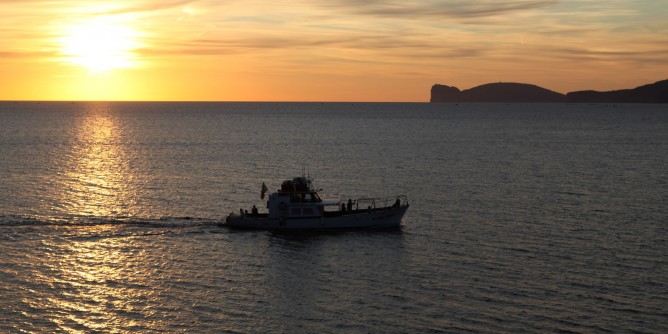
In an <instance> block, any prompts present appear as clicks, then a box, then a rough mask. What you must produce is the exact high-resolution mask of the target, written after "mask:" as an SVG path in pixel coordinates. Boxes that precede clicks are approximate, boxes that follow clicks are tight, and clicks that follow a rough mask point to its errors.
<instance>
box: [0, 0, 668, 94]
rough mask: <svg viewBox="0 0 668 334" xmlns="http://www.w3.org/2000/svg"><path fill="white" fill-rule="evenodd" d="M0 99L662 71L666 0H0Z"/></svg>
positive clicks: (662, 74)
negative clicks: (363, 0)
mask: <svg viewBox="0 0 668 334" xmlns="http://www.w3.org/2000/svg"><path fill="white" fill-rule="evenodd" d="M0 13H2V14H1V15H2V20H1V21H0V45H2V48H1V49H0V87H2V89H1V90H0V100H148V101H153V100H165V101H176V100H179V101H415V102H424V101H428V100H429V90H430V88H431V85H433V84H434V83H442V84H447V85H453V86H457V87H459V88H460V89H467V88H471V87H474V86H477V85H480V84H484V83H489V82H501V81H502V82H523V83H532V84H536V85H539V86H542V87H545V88H548V89H552V90H555V91H558V92H561V93H566V92H568V91H574V90H582V89H595V90H612V89H621V88H633V87H636V86H638V85H642V84H646V83H652V82H655V81H658V80H663V79H668V20H666V17H668V3H667V2H666V0H659V1H656V0H607V1H598V0H579V1H574V0H513V1H508V0H505V1H501V0H422V1H417V0H408V1H394V0H386V1H383V0H378V1H376V0H374V1H365V2H360V1H353V0H328V1H319V0H316V1H305V0H294V1H287V2H286V1H283V2H276V1H254V0H244V1H237V0H230V1H218V0H216V1H211V0H200V1H197V0H190V1H189V0H165V1H73V0H62V1H57V0H51V1H49V0H43V1H36V0H25V1H23V0H22V1H18V0H4V1H2V2H0Z"/></svg>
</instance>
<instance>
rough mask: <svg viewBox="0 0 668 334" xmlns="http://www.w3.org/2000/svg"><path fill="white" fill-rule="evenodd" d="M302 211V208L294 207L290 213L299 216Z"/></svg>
mask: <svg viewBox="0 0 668 334" xmlns="http://www.w3.org/2000/svg"><path fill="white" fill-rule="evenodd" d="M301 213H302V210H301V209H300V208H292V210H291V211H290V214H291V215H293V216H299V215H301Z"/></svg>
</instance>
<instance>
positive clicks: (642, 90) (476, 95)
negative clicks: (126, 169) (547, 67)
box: [431, 80, 668, 103]
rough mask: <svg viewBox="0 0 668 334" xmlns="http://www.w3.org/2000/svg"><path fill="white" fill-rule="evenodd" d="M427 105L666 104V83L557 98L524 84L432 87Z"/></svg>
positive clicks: (578, 93)
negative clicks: (486, 103)
mask: <svg viewBox="0 0 668 334" xmlns="http://www.w3.org/2000/svg"><path fill="white" fill-rule="evenodd" d="M431 102H451V103H452V102H456V103H459V102H506V103H524V102H527V103H543V102H545V103H548V102H575V103H668V80H663V81H659V82H656V83H653V84H649V85H644V86H640V87H637V88H634V89H622V90H614V91H609V92H597V91H593V90H586V91H577V92H571V93H568V94H561V93H557V92H554V91H551V90H549V89H545V88H543V87H539V86H536V85H530V84H524V83H509V82H499V83H490V84H485V85H481V86H477V87H473V88H471V89H466V90H463V91H462V90H459V88H457V87H451V86H446V85H439V84H436V85H434V86H432V87H431Z"/></svg>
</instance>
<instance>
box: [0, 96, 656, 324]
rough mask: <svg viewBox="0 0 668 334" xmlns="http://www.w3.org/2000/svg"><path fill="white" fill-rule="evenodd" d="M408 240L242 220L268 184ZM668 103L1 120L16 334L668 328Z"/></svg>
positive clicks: (171, 107)
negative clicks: (385, 212)
mask: <svg viewBox="0 0 668 334" xmlns="http://www.w3.org/2000/svg"><path fill="white" fill-rule="evenodd" d="M302 175H306V176H310V177H311V178H312V179H313V181H314V184H315V186H316V187H317V188H318V189H322V191H321V194H322V195H323V197H325V198H334V199H341V200H344V201H345V200H347V199H349V198H358V197H370V196H374V197H384V196H396V195H406V196H407V197H408V200H409V203H410V208H409V210H408V212H407V214H406V216H404V219H403V221H402V224H401V227H400V228H398V229H390V230H345V231H316V232H314V231H311V232H308V231H302V232H280V231H256V230H251V231H248V230H233V229H229V228H227V227H225V226H221V225H220V223H221V222H222V221H224V219H225V217H226V215H227V214H229V213H230V212H238V210H239V209H240V208H241V209H248V210H250V208H251V206H252V205H257V206H258V208H260V211H262V210H266V203H265V201H264V200H262V199H260V192H261V188H262V184H263V183H265V184H266V185H267V187H268V188H269V190H270V191H276V189H278V188H279V187H280V184H281V182H282V181H283V180H285V179H291V178H293V177H295V176H302ZM667 240H668V106H666V105H654V104H556V103H555V104H494V103H479V104H476V103H471V104H429V103H270V102H265V103H251V102H243V103H242V102H239V103H236V102H225V103H214V102H207V103H204V102H202V103H198V102H160V103H157V102H11V101H5V102H0V296H1V298H0V332H1V333H668V241H667Z"/></svg>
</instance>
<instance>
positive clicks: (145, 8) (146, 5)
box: [94, 0, 196, 15]
mask: <svg viewBox="0 0 668 334" xmlns="http://www.w3.org/2000/svg"><path fill="white" fill-rule="evenodd" d="M194 2H196V0H170V1H165V0H163V1H139V2H136V3H126V5H125V6H122V7H119V8H109V9H99V10H98V11H97V12H94V13H95V14H99V15H117V14H135V13H143V12H155V11H160V10H165V9H172V8H175V7H183V6H185V5H188V4H191V3H194Z"/></svg>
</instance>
